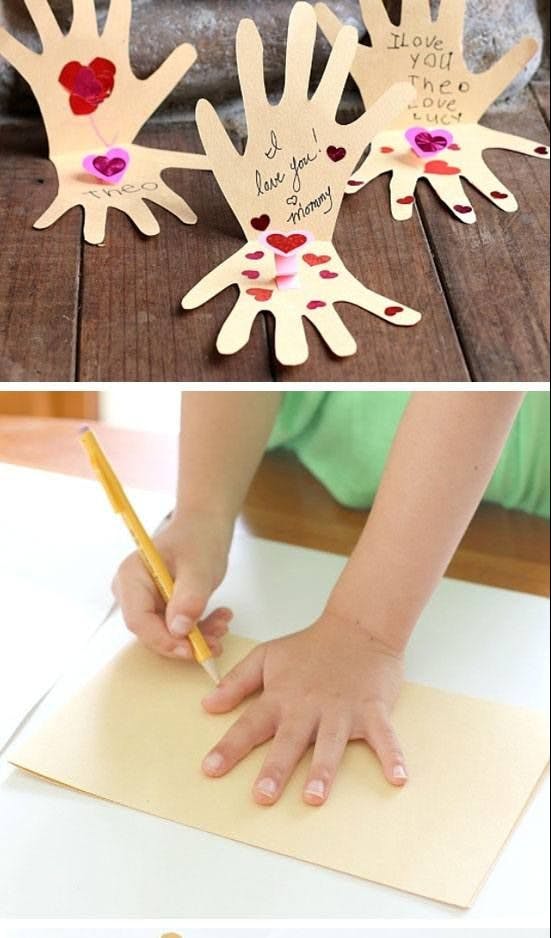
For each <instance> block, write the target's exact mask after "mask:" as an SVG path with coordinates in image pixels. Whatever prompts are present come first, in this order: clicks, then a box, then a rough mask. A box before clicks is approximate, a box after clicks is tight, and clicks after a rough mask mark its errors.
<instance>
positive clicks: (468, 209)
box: [453, 205, 472, 215]
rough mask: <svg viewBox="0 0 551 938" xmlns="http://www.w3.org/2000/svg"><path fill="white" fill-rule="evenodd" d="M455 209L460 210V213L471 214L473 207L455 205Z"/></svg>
mask: <svg viewBox="0 0 551 938" xmlns="http://www.w3.org/2000/svg"><path fill="white" fill-rule="evenodd" d="M453 208H454V211H455V212H458V213H459V215H470V213H471V212H472V208H471V206H470V205H454V207H453Z"/></svg>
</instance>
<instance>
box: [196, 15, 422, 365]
mask: <svg viewBox="0 0 551 938" xmlns="http://www.w3.org/2000/svg"><path fill="white" fill-rule="evenodd" d="M316 28H317V24H316V16H315V12H314V9H313V8H312V7H311V6H310V5H309V4H308V3H304V2H299V3H297V4H296V5H295V6H294V7H293V10H292V12H291V16H290V20H289V32H288V41H287V62H286V75H285V88H284V92H283V96H282V98H281V101H280V102H279V103H278V104H277V105H271V104H270V103H269V101H268V99H267V97H266V91H265V85H264V70H263V46H262V40H261V38H260V36H259V33H258V30H257V28H256V26H255V24H254V23H253V22H252V20H242V22H241V23H240V25H239V29H238V33H237V62H238V69H239V79H240V83H241V91H242V95H243V101H244V106H245V113H246V117H247V130H248V139H247V144H246V148H245V152H244V154H243V155H241V154H240V153H238V152H237V150H236V149H235V147H234V146H233V143H232V142H231V140H230V138H229V137H228V135H227V133H226V131H225V129H224V126H223V124H222V122H221V121H220V119H219V117H218V115H217V114H216V111H215V110H214V108H213V107H212V105H211V104H209V102H208V101H205V100H202V101H200V102H199V104H198V106H197V124H198V127H199V133H200V135H201V140H202V142H203V146H204V148H205V151H206V153H207V157H208V160H209V163H210V165H211V166H212V169H213V172H214V174H215V176H216V179H217V180H218V183H219V185H220V188H221V189H222V191H223V193H224V195H225V197H226V199H227V200H228V202H229V204H230V205H231V207H232V209H233V211H234V213H235V215H236V216H237V218H238V219H239V222H240V224H241V227H242V228H243V231H244V233H245V237H246V239H247V244H246V246H245V247H244V248H243V249H242V250H241V251H239V252H238V253H237V254H235V255H234V256H233V257H231V258H229V259H228V260H227V261H225V262H224V263H223V264H221V265H220V266H219V267H218V268H216V269H215V270H214V271H212V272H211V273H210V274H208V275H207V276H206V277H205V278H204V280H202V281H201V282H200V283H199V284H198V285H197V286H195V287H194V288H193V289H192V290H191V291H190V292H189V293H188V294H187V296H186V297H184V300H183V302H182V305H183V307H184V309H194V308H196V307H197V306H200V305H201V304H203V303H206V302H207V301H208V300H209V299H211V298H212V297H213V296H216V295H217V294H218V293H220V292H222V290H225V289H226V287H228V286H231V285H234V284H236V285H237V286H238V289H239V293H240V295H239V299H238V300H237V303H236V305H235V307H234V309H233V310H232V312H231V313H230V315H229V317H228V319H227V320H226V322H225V324H224V326H223V327H222V329H221V331H220V334H219V336H218V341H217V348H218V350H219V352H221V353H222V354H232V353H234V352H237V351H239V350H240V349H241V348H243V347H244V346H245V345H246V344H247V342H248V340H249V336H250V332H251V328H252V325H253V322H254V319H255V317H256V316H257V315H258V313H259V312H261V311H262V310H268V311H269V312H270V313H272V315H273V316H274V319H275V335H276V339H275V342H276V355H277V358H278V359H279V361H280V362H281V363H282V364H284V365H298V364H301V363H303V362H304V361H306V359H307V358H308V346H307V342H306V336H305V332H304V324H303V319H304V318H307V319H309V320H310V322H312V323H313V324H314V326H315V327H316V328H317V329H318V331H319V332H320V334H321V335H322V337H323V339H324V340H325V342H326V343H327V345H328V346H329V348H330V349H331V350H332V351H333V352H334V353H335V354H336V355H339V356H345V355H352V354H354V352H355V351H356V343H355V341H354V339H353V338H352V336H351V335H350V333H349V332H348V330H347V328H346V327H345V325H344V323H343V322H342V320H341V319H340V317H339V315H338V313H337V312H336V310H335V307H334V304H335V303H336V302H339V301H347V302H349V303H354V304H355V305H356V306H360V307H363V308H364V309H366V310H368V311H369V312H371V313H374V314H375V315H376V316H379V317H381V318H382V319H386V321H387V322H389V323H394V324H395V325H402V326H410V325H413V324H414V323H416V322H418V321H419V319H420V318H421V316H420V314H419V313H417V312H415V311H414V310H411V309H408V308H407V307H406V306H405V305H403V304H401V303H399V302H396V301H394V300H388V299H386V298H384V297H382V296H378V295H377V294H375V293H372V292H371V291H370V290H367V289H366V288H365V287H364V286H363V285H362V284H361V283H360V282H359V281H358V280H356V279H355V278H354V277H353V276H352V275H351V274H350V273H349V272H348V271H347V269H346V267H345V266H344V264H343V262H342V261H341V260H340V258H339V257H338V255H337V252H336V250H335V248H334V246H333V244H332V243H331V239H332V236H333V231H334V228H335V223H336V221H337V217H338V213H339V209H340V206H341V203H342V199H343V196H344V191H345V187H346V184H347V181H348V179H349V177H350V173H351V171H352V169H353V168H354V166H355V165H356V163H357V162H358V159H359V158H360V156H361V153H362V152H363V150H364V149H365V147H366V146H367V145H368V143H369V141H370V140H371V139H372V138H373V136H374V135H375V134H377V133H378V132H379V131H380V130H381V129H382V128H383V127H385V126H387V125H388V122H389V120H392V119H393V118H395V117H396V116H397V114H398V113H399V112H400V111H401V110H403V109H404V108H405V107H407V104H408V102H409V101H411V99H412V98H413V96H414V92H413V91H412V89H411V87H409V86H408V85H407V84H399V85H395V86H394V87H392V88H390V89H389V90H387V91H386V92H385V94H383V95H382V96H381V98H380V100H378V101H376V102H374V104H373V106H372V107H371V108H370V111H369V114H364V115H363V116H362V117H360V118H359V119H358V120H356V121H355V122H354V123H351V124H346V125H342V124H338V123H337V122H336V113H337V108H338V105H339V102H340V99H341V96H342V91H343V88H344V85H345V82H346V79H347V76H348V74H349V69H350V65H351V63H352V61H353V59H354V55H355V53H356V47H357V43H358V37H357V33H356V30H355V29H353V28H352V27H345V28H344V29H342V30H341V31H340V33H339V35H338V37H337V39H336V42H335V48H334V49H333V52H332V54H331V57H330V59H329V62H328V64H327V67H326V70H325V73H324V75H323V77H322V79H321V81H320V84H319V86H318V88H317V89H316V91H315V93H314V94H313V96H312V97H311V98H310V99H309V98H308V85H309V80H310V72H311V67H312V58H313V51H314V42H315V36H316Z"/></svg>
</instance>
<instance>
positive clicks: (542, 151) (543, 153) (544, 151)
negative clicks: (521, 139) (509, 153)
mask: <svg viewBox="0 0 551 938" xmlns="http://www.w3.org/2000/svg"><path fill="white" fill-rule="evenodd" d="M534 153H539V154H540V155H541V156H547V154H548V153H549V150H548V148H547V147H536V149H535V150H534Z"/></svg>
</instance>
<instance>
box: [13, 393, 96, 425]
mask: <svg viewBox="0 0 551 938" xmlns="http://www.w3.org/2000/svg"><path fill="white" fill-rule="evenodd" d="M0 414H4V415H6V414H11V415H18V416H22V417H23V416H27V417H76V418H78V419H79V420H81V421H82V420H97V418H98V417H99V394H98V392H97V391H0Z"/></svg>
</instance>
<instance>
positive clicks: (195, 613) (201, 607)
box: [166, 570, 212, 638]
mask: <svg viewBox="0 0 551 938" xmlns="http://www.w3.org/2000/svg"><path fill="white" fill-rule="evenodd" d="M211 592H212V578H211V576H210V574H204V575H203V574H201V573H199V572H197V571H195V570H178V571H177V574H176V579H175V582H174V591H173V593H172V596H171V597H170V601H169V602H168V604H167V607H166V624H167V628H168V631H169V632H170V634H171V635H173V636H174V638H185V637H186V635H188V633H189V632H191V630H192V628H193V627H194V626H195V625H197V623H198V622H199V620H200V618H201V616H202V615H203V613H204V611H205V606H206V605H207V603H208V601H209V599H210V595H211Z"/></svg>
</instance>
